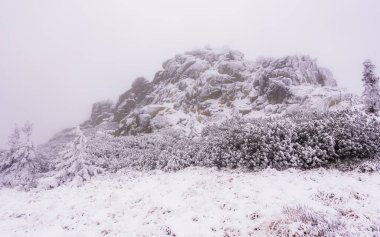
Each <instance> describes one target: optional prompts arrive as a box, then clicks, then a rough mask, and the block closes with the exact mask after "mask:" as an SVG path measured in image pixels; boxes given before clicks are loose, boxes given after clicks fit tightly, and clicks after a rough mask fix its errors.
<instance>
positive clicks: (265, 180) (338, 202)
mask: <svg viewBox="0 0 380 237" xmlns="http://www.w3.org/2000/svg"><path fill="white" fill-rule="evenodd" d="M379 187H380V173H378V172H377V173H372V174H363V173H356V172H345V173H342V172H339V171H336V170H324V169H318V170H311V171H296V170H292V169H290V170H287V171H281V172H280V171H275V170H271V169H267V170H263V171H261V172H257V173H244V172H238V171H234V172H232V171H216V170H214V169H201V168H189V169H185V170H182V171H178V172H175V173H163V172H160V171H154V172H149V173H141V172H136V171H129V170H124V171H121V172H119V173H116V174H111V175H109V176H99V177H96V178H95V179H93V180H92V182H89V183H86V184H85V185H84V186H82V187H70V186H61V187H58V188H56V189H53V190H49V191H44V190H37V189H34V190H31V191H29V192H24V191H17V190H14V189H6V188H3V189H0V203H1V205H0V236H47V235H49V236H91V237H93V236H177V237H182V236H281V235H282V236H286V234H289V235H290V236H292V234H296V233H299V234H302V233H308V234H309V236H311V234H318V233H322V235H320V236H378V235H380V232H379V231H380V206H379V202H378V200H380V191H379ZM326 229H330V231H327V232H321V230H326ZM318 231H319V232H318ZM301 236H302V235H301Z"/></svg>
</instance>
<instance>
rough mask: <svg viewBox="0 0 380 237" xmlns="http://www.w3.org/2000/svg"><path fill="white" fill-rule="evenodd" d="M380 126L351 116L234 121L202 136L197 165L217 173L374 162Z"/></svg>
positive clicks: (312, 115)
mask: <svg viewBox="0 0 380 237" xmlns="http://www.w3.org/2000/svg"><path fill="white" fill-rule="evenodd" d="M379 125H380V124H379V122H377V121H376V120H374V119H373V118H372V117H370V116H367V115H365V114H361V113H357V112H351V111H340V112H330V113H325V114H318V113H309V114H293V115H288V116H285V117H281V118H267V119H254V120H230V121H226V122H225V123H224V124H222V125H219V126H214V127H212V128H208V129H207V130H206V131H205V132H204V137H203V140H202V148H201V149H200V151H199V153H198V154H197V156H198V157H197V160H203V163H204V164H209V165H214V166H217V167H230V168H236V167H243V168H249V169H261V168H266V167H273V168H277V169H284V168H289V167H295V168H303V169H309V168H315V167H320V166H326V165H328V164H331V163H333V162H335V161H337V160H343V161H344V160H354V159H355V160H363V159H367V158H368V159H371V158H374V157H375V155H376V154H377V153H378V152H379V149H380V141H379V139H378V138H379V137H380V127H379Z"/></svg>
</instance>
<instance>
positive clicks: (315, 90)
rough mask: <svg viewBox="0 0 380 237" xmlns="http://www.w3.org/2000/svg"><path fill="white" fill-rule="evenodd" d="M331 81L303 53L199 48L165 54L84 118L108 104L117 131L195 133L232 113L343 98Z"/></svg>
mask: <svg viewBox="0 0 380 237" xmlns="http://www.w3.org/2000/svg"><path fill="white" fill-rule="evenodd" d="M336 86H337V83H336V81H335V79H334V78H333V75H332V73H331V72H330V71H329V70H328V69H326V68H321V67H318V65H317V62H316V60H315V59H312V58H310V57H309V56H300V55H296V56H288V57H283V58H278V59H275V58H261V59H259V60H257V61H255V62H252V61H248V60H246V59H245V58H244V54H243V53H241V52H239V51H236V50H231V49H226V48H224V49H210V48H205V49H199V50H194V51H189V52H186V53H184V54H178V55H176V56H175V57H173V58H171V59H168V60H166V61H165V62H164V63H163V64H162V70H160V71H158V72H157V73H156V74H155V76H154V78H153V80H152V81H151V82H149V81H148V80H147V79H145V78H143V77H139V78H137V79H136V80H135V82H134V83H133V84H132V86H131V89H130V90H128V91H126V92H125V93H124V94H122V95H121V96H120V97H119V100H118V101H117V103H116V105H115V107H114V108H113V109H111V105H108V106H105V105H104V106H103V105H97V106H95V105H94V108H93V113H92V114H93V115H91V119H90V121H91V124H92V125H96V124H99V122H101V121H104V118H105V119H108V118H110V116H109V113H110V111H111V110H112V118H113V120H114V121H115V122H117V123H119V128H118V129H117V131H116V134H117V135H130V134H137V133H141V132H144V133H147V132H153V131H155V130H159V129H165V128H181V129H185V130H188V131H191V132H194V131H195V133H196V132H197V131H198V130H199V129H200V128H202V127H203V126H204V125H206V124H207V123H213V122H217V121H220V120H223V119H226V118H228V117H231V116H235V115H236V114H239V115H241V116H245V117H257V116H268V115H272V114H281V113H287V112H288V111H295V110H298V109H303V108H307V109H316V110H318V109H320V110H326V109H330V108H332V107H334V106H335V107H336V105H337V104H346V105H347V104H349V103H347V100H348V99H347V98H349V96H347V95H348V93H347V92H345V91H344V90H342V89H340V88H337V87H336ZM342 95H343V96H342ZM329 98H330V99H331V98H333V100H334V103H332V102H330V101H329V100H330V99H329ZM337 98H340V99H337ZM331 100H332V99H331ZM310 103H313V106H312V105H311V104H310ZM103 114H104V117H103Z"/></svg>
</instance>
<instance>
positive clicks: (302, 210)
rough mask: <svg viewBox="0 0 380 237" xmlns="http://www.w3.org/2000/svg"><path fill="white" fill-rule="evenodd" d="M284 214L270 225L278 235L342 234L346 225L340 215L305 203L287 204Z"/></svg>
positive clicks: (317, 235) (311, 236)
mask: <svg viewBox="0 0 380 237" xmlns="http://www.w3.org/2000/svg"><path fill="white" fill-rule="evenodd" d="M282 214H283V216H282V217H281V218H279V219H278V220H275V221H273V222H271V224H270V226H269V228H270V230H271V231H273V232H274V233H275V234H276V236H299V237H301V236H309V237H313V236H315V237H319V236H340V235H339V234H338V232H341V231H343V230H344V227H345V226H344V223H342V222H341V221H340V220H339V218H338V216H333V215H331V214H328V213H324V212H321V211H316V210H314V209H312V208H311V207H308V206H304V205H296V206H286V207H284V208H283V210H282Z"/></svg>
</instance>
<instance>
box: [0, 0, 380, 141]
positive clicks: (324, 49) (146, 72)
mask: <svg viewBox="0 0 380 237" xmlns="http://www.w3.org/2000/svg"><path fill="white" fill-rule="evenodd" d="M379 22H380V2H379V1H377V0H365V1H363V0H362V1H359V0H347V1H338V0H335V1H334V0H323V1H304V0H292V1H280V0H278V1H274V0H271V1H268V0H266V1H252V0H247V1H244V0H235V1H224V0H223V1H221V0H218V1H207V2H206V1H201V0H192V1H178V0H162V1H147V0H139V1H101V0H92V1H74V0H67V1H51V0H35V1H27V0H15V1H0V109H1V118H0V147H4V146H6V141H7V136H8V135H9V134H10V133H11V132H12V130H13V128H14V125H15V123H18V124H20V125H21V124H22V123H24V122H25V121H27V120H29V121H31V122H33V123H34V137H33V138H34V141H35V142H36V143H42V142H44V141H47V139H49V137H51V136H52V135H53V134H54V133H55V132H58V131H59V130H61V129H63V128H66V127H71V126H75V125H77V124H79V123H81V122H83V121H84V120H86V119H87V118H88V117H89V115H90V112H91V105H92V103H94V102H96V101H99V100H104V99H112V100H113V101H115V100H117V98H118V96H119V95H120V94H121V93H123V92H124V91H126V90H127V89H129V86H130V84H131V82H132V81H133V80H134V79H135V78H136V77H138V76H144V77H146V78H147V79H149V80H152V78H153V76H154V74H155V72H156V71H158V70H160V69H161V64H162V62H163V61H164V60H166V59H168V58H170V57H173V56H174V55H175V54H177V53H182V52H184V51H188V50H192V49H195V48H202V47H204V46H206V45H207V46H211V47H221V46H229V47H230V48H233V49H237V50H240V51H242V52H243V53H244V54H245V57H246V58H247V59H250V60H255V59H256V58H257V57H259V56H273V57H279V56H286V55H292V54H307V55H310V56H312V57H313V58H317V59H318V64H319V65H320V66H323V67H327V68H329V69H330V70H331V71H332V72H333V74H334V76H335V78H336V79H337V81H338V85H339V86H340V87H345V88H347V89H348V90H349V91H351V92H353V93H356V94H360V93H361V92H362V82H361V72H362V62H363V61H364V60H365V59H367V58H369V59H372V61H373V62H374V64H375V65H377V66H378V67H380V27H379V26H378V24H379ZM377 72H378V74H379V73H380V70H379V69H378V70H377Z"/></svg>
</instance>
